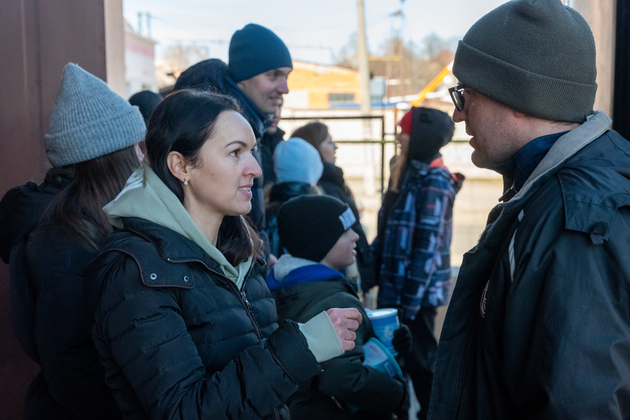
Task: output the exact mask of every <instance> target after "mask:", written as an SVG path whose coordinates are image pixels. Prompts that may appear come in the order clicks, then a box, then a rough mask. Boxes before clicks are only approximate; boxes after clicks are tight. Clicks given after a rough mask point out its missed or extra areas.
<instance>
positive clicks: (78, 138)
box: [44, 106, 146, 167]
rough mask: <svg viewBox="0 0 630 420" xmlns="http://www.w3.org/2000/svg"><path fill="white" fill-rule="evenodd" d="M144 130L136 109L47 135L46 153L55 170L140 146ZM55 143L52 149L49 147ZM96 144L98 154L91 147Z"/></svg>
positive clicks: (142, 121) (141, 119)
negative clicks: (137, 144) (135, 145)
mask: <svg viewBox="0 0 630 420" xmlns="http://www.w3.org/2000/svg"><path fill="white" fill-rule="evenodd" d="M145 132H146V128H145V125H144V120H143V118H142V114H141V113H140V111H139V110H138V107H135V106H134V107H132V108H131V109H127V110H125V111H123V112H121V113H119V114H117V115H113V116H110V115H108V116H106V117H104V118H102V119H100V120H97V121H91V122H89V123H86V124H83V125H80V126H76V127H73V128H72V129H70V130H65V131H61V132H57V133H54V134H46V135H45V136H44V141H45V144H46V153H47V155H48V158H49V159H50V162H51V163H52V164H53V166H55V167H60V166H66V165H72V164H75V163H79V162H85V161H88V160H91V159H94V158H97V157H100V156H105V155H108V154H110V153H113V152H116V151H118V150H122V149H125V148H127V147H130V146H133V145H134V144H136V143H139V142H141V141H142V139H143V138H144V135H145ZM60 139H63V141H60ZM50 144H54V148H52V147H49V145H50ZM94 144H98V145H99V146H98V151H95V149H94V147H93V146H92V145H94Z"/></svg>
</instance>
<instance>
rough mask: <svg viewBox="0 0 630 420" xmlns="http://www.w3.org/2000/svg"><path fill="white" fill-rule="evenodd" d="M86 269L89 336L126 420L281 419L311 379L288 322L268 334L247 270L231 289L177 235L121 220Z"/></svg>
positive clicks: (301, 344)
mask: <svg viewBox="0 0 630 420" xmlns="http://www.w3.org/2000/svg"><path fill="white" fill-rule="evenodd" d="M122 222H123V224H124V226H125V228H124V229H123V230H118V231H115V232H114V233H113V234H112V235H111V236H110V238H109V239H108V241H107V243H106V245H105V247H104V248H103V252H102V254H101V255H100V256H99V257H98V258H97V260H95V262H94V263H93V264H92V266H91V267H90V273H91V275H90V289H89V291H88V301H89V302H90V307H91V308H92V309H93V313H94V327H93V337H94V340H95V344H96V347H97V349H98V351H99V354H100V357H101V361H102V363H103V364H104V366H105V370H106V379H107V383H108V385H109V386H110V387H111V388H112V389H113V390H114V396H115V398H116V400H117V402H118V406H119V408H120V409H121V410H122V412H123V415H124V418H127V419H147V418H159V419H192V418H212V419H228V418H230V419H277V418H288V416H287V415H288V410H287V409H286V406H285V401H286V399H287V398H288V397H289V395H291V394H292V393H293V392H294V391H295V390H296V389H297V384H298V383H299V382H301V381H304V380H307V379H308V378H310V377H311V376H313V375H315V374H317V373H319V372H320V366H319V364H318V363H317V361H316V360H315V357H314V356H313V354H312V353H311V352H310V351H309V349H308V345H307V342H306V339H305V337H304V335H303V334H302V333H301V332H300V330H299V327H298V325H297V324H296V323H294V322H291V321H287V322H283V323H281V324H280V326H278V324H277V322H276V321H277V315H276V308H275V304H274V300H273V298H272V297H271V295H270V293H269V290H268V288H267V287H266V284H265V282H264V280H263V278H262V277H260V276H259V275H257V274H255V273H256V272H257V270H251V271H250V274H249V276H248V278H246V279H245V283H244V285H243V287H242V289H241V290H239V289H238V288H237V286H236V284H235V283H234V282H232V281H231V280H229V279H228V278H226V277H225V276H224V275H223V274H222V270H221V268H220V266H219V264H218V263H217V262H216V261H214V260H213V259H212V258H211V257H210V256H209V255H208V254H207V253H206V252H205V251H204V250H203V249H202V248H200V247H199V246H198V245H197V244H195V243H194V242H192V241H191V240H189V239H187V238H185V237H184V236H182V235H180V234H178V233H176V232H174V231H172V230H170V229H168V228H166V227H164V226H161V225H158V224H155V223H153V222H149V221H146V220H143V219H138V218H123V219H122Z"/></svg>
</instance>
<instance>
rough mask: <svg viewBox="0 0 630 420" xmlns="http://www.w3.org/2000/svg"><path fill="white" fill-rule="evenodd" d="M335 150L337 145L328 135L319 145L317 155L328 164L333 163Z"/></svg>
mask: <svg viewBox="0 0 630 420" xmlns="http://www.w3.org/2000/svg"><path fill="white" fill-rule="evenodd" d="M335 150H337V145H336V144H335V142H334V141H332V138H331V137H330V134H329V135H328V136H326V140H324V141H323V142H321V143H320V144H319V154H320V155H322V160H323V161H324V162H328V163H335Z"/></svg>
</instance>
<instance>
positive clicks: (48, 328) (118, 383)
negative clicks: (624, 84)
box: [0, 0, 630, 420]
mask: <svg viewBox="0 0 630 420" xmlns="http://www.w3.org/2000/svg"><path fill="white" fill-rule="evenodd" d="M292 68H293V63H292V60H291V55H290V53H289V50H288V48H287V47H286V45H285V44H284V42H283V41H282V40H281V39H280V38H279V37H278V36H277V35H276V34H274V33H273V32H272V31H271V30H269V29H267V28H265V27H262V26H260V25H257V24H248V25H246V26H245V27H244V28H242V29H240V30H238V31H236V32H235V33H234V35H233V36H232V39H231V41H230V46H229V59H228V63H227V64H226V63H224V62H223V61H221V60H218V59H209V60H205V61H202V62H200V63H198V64H195V65H193V66H192V67H190V68H188V69H187V70H185V71H184V72H183V73H182V74H181V75H180V76H179V78H178V79H177V82H176V84H175V86H174V91H173V92H172V93H170V94H169V95H167V96H166V97H165V98H163V97H162V96H161V95H159V94H157V93H153V92H149V91H144V92H139V93H137V94H135V95H133V96H132V97H131V98H129V100H128V101H127V100H125V99H123V98H121V97H120V96H118V95H117V94H115V93H114V92H113V91H111V90H110V88H109V87H108V86H107V84H106V83H105V82H103V81H102V80H100V79H98V78H97V77H95V76H93V75H92V74H90V73H88V72H87V71H85V70H84V69H82V68H81V67H80V66H79V65H77V64H72V63H70V64H68V65H66V67H65V68H64V70H63V75H62V77H61V82H60V86H59V90H58V93H57V97H56V100H55V104H54V108H53V112H52V116H51V120H50V129H49V132H48V134H46V136H45V139H44V142H45V147H46V153H47V156H48V159H49V160H50V163H51V165H52V168H51V169H50V170H49V171H48V173H47V174H46V177H45V179H44V181H43V182H42V183H41V184H39V185H38V184H35V183H32V182H30V183H28V184H26V185H22V186H19V187H15V188H13V189H11V190H10V191H8V192H7V193H6V194H5V196H4V197H3V198H2V201H0V257H1V258H2V260H3V261H4V262H5V263H8V264H9V265H10V275H11V305H12V308H11V309H12V316H13V322H14V328H15V332H16V335H17V336H18V339H19V341H20V343H21V345H22V347H23V348H24V350H25V352H26V353H27V354H28V355H29V357H30V358H31V359H33V360H34V361H35V362H36V363H37V364H39V365H40V366H41V371H40V372H39V374H38V375H37V376H36V377H35V379H34V380H33V382H32V384H31V385H30V387H29V389H28V391H27V396H26V402H25V418H26V419H29V420H30V419H119V418H125V419H148V418H151V419H153V418H155V419H158V418H159V419H175V418H180V419H197V418H213V419H214V418H225V419H289V418H293V419H297V420H302V419H307V420H308V419H326V420H327V419H333V420H334V419H339V420H342V419H354V420H359V419H368V420H369V419H396V418H398V419H407V418H408V413H409V406H410V401H411V398H413V397H412V396H414V395H415V398H416V399H417V401H418V403H419V406H420V410H419V411H418V413H417V418H418V419H423V420H424V419H427V418H428V419H433V420H439V419H449V420H450V419H484V420H486V419H497V420H499V419H558V418H571V419H593V418H598V419H599V418H610V419H622V418H628V416H630V374H629V372H630V367H629V366H630V316H629V314H630V258H628V252H629V251H630V172H629V170H628V168H630V144H628V141H627V140H626V139H624V138H623V137H621V136H620V135H619V134H617V133H616V132H615V131H613V130H610V129H609V126H610V123H611V120H610V118H608V116H606V115H605V114H604V113H603V112H601V111H594V110H593V104H594V100H595V92H596V89H597V85H596V82H595V79H596V67H595V44H594V41H593V36H592V34H591V30H590V28H589V26H588V24H587V23H586V22H585V21H584V19H583V18H582V17H581V16H580V15H579V14H578V13H577V12H576V11H575V10H573V9H572V8H570V7H568V6H565V5H563V4H562V2H561V1H560V0H537V1H536V0H513V1H511V2H507V3H505V4H503V5H502V6H500V7H498V8H496V9H495V10H493V11H491V12H489V13H488V14H486V15H485V16H484V17H482V18H481V19H480V20H479V21H478V22H477V23H475V24H474V25H473V26H472V27H471V28H470V29H469V30H468V32H467V33H466V35H465V36H464V38H463V39H462V40H461V41H460V42H459V46H458V49H457V52H456V55H455V61H454V65H453V74H454V75H455V77H456V78H457V79H458V81H459V84H458V85H457V86H454V87H452V88H451V89H450V90H449V91H450V95H451V98H452V100H453V103H454V105H455V110H454V113H453V116H452V118H451V117H450V116H449V115H448V114H446V113H444V112H442V111H439V110H436V109H430V108H425V107H412V108H411V109H410V110H409V111H408V112H407V113H406V114H405V115H404V116H403V118H402V119H401V120H400V122H399V123H398V126H399V134H398V135H397V140H398V143H399V145H400V153H398V154H397V156H395V157H394V158H393V159H392V161H391V162H390V171H391V173H390V181H389V185H388V187H387V190H386V192H385V194H384V195H383V202H382V207H381V209H380V211H379V214H378V228H377V235H376V238H375V239H374V241H373V242H372V243H371V244H370V243H369V241H368V239H367V237H366V234H365V232H364V230H363V227H362V225H361V220H360V212H359V211H358V209H357V204H356V201H355V196H354V194H353V192H352V191H351V190H350V188H349V187H348V185H347V183H346V182H345V180H344V173H343V170H342V168H340V167H339V166H337V165H336V159H335V154H336V149H337V146H336V145H335V142H334V140H333V138H332V136H331V133H330V131H329V128H328V127H327V126H326V125H325V124H323V123H321V122H319V121H314V122H310V123H308V124H306V125H304V126H302V127H300V128H298V129H296V130H295V131H294V132H293V133H292V134H291V135H290V136H286V133H285V132H284V131H283V130H281V129H280V128H279V127H278V123H279V121H280V118H281V108H282V106H283V95H285V94H287V93H288V91H289V89H288V85H287V79H288V77H289V74H290V73H291V71H292ZM454 121H455V122H464V123H465V124H466V132H467V133H468V134H469V135H470V136H471V140H470V145H471V146H472V148H473V149H474V151H473V154H472V161H473V163H474V164H475V165H476V166H478V167H481V168H487V169H491V170H493V171H496V172H498V173H499V174H501V175H502V176H503V179H504V186H505V191H504V195H503V196H502V197H501V198H500V201H501V202H500V203H499V204H498V205H497V206H496V207H495V208H494V209H493V210H492V211H491V212H490V214H489V216H488V222H487V225H486V228H485V230H484V232H483V233H482V235H481V237H480V239H479V242H478V244H477V245H476V246H475V247H474V248H473V249H471V250H470V251H469V252H468V253H466V254H465V255H464V259H463V263H462V266H461V267H460V270H459V276H458V279H457V286H456V288H455V290H454V291H453V293H452V296H451V290H450V289H451V263H450V246H451V240H452V235H453V206H454V201H455V197H456V194H457V193H458V192H459V191H460V189H461V188H462V185H463V183H464V176H463V175H462V174H459V173H452V172H451V171H449V170H448V168H447V167H446V166H445V163H444V161H443V159H442V155H441V153H440V151H441V149H442V148H443V147H444V146H446V145H447V144H448V143H449V142H450V141H451V139H452V137H453V133H454V127H455V126H454ZM285 137H288V138H286V139H285ZM464 211H465V209H464ZM375 286H377V287H378V289H377V290H378V292H377V293H378V294H377V306H378V308H393V309H394V310H395V311H394V312H395V313H397V314H398V323H399V326H398V327H397V329H395V331H393V336H392V337H390V339H391V344H392V347H391V349H390V350H391V352H390V350H388V349H387V346H383V347H382V350H381V351H382V352H383V354H384V355H385V356H386V357H387V360H393V362H392V363H393V365H395V366H396V368H398V366H399V367H400V369H401V370H400V373H398V372H396V371H393V370H391V369H389V368H387V369H383V368H381V367H379V366H381V365H379V364H378V363H376V362H374V360H373V355H371V352H373V351H374V350H373V349H374V348H375V347H374V346H375V345H376V346H377V347H376V348H378V349H381V347H380V345H381V344H383V343H385V340H386V339H385V338H383V336H381V334H380V333H379V331H380V330H379V329H378V328H376V318H375V314H376V313H377V312H378V311H370V310H369V309H366V308H364V306H363V304H362V300H361V296H362V293H366V292H368V291H370V290H372V288H374V287H375ZM447 304H448V305H449V308H448V313H447V316H446V319H445V321H444V325H443V328H442V331H441V335H440V340H439V343H438V340H437V339H436V335H435V319H436V313H437V308H438V307H440V306H444V305H447ZM375 343H377V344H375ZM378 343H380V344H378ZM385 344H386V343H385ZM410 383H411V384H412V385H413V387H412V388H411V387H410ZM412 389H413V392H412ZM414 415H416V414H414Z"/></svg>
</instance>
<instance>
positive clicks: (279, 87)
mask: <svg viewBox="0 0 630 420" xmlns="http://www.w3.org/2000/svg"><path fill="white" fill-rule="evenodd" d="M291 70H293V61H292V60H291V54H290V53H289V49H288V48H287V46H286V45H285V44H284V42H282V40H281V39H280V38H279V37H278V36H277V35H276V34H275V33H273V32H272V31H271V30H269V29H267V28H265V27H263V26H260V25H257V24H255V23H250V24H248V25H245V27H243V29H239V30H238V31H236V32H234V34H233V35H232V39H231V40H230V47H229V52H228V64H227V65H226V64H225V63H224V62H223V61H221V60H218V59H209V60H204V61H202V62H200V63H197V64H195V65H193V66H191V67H190V68H188V69H187V70H186V71H184V72H183V73H182V74H181V75H180V76H179V78H178V79H177V82H176V83H175V90H179V89H188V88H192V89H210V90H212V91H218V92H219V93H223V94H226V95H230V96H232V97H234V98H236V99H237V100H238V101H239V103H240V105H241V108H242V112H243V116H244V117H245V118H246V119H247V121H248V122H249V124H250V125H251V127H252V130H253V131H254V135H255V136H256V140H257V142H258V145H259V148H260V141H261V138H262V136H263V134H264V133H265V130H266V129H267V128H268V127H269V126H270V125H271V121H272V118H273V114H274V113H275V112H276V110H277V109H278V107H280V106H281V103H282V95H284V94H285V93H289V88H288V87H287V78H288V76H289V73H291ZM254 156H255V157H256V160H257V161H258V164H259V165H261V166H262V159H261V156H260V152H259V151H256V152H255V154H254ZM263 185H264V179H263V177H261V178H256V179H255V180H254V186H253V187H252V193H253V198H252V211H251V213H250V217H251V218H252V220H253V222H254V224H255V225H256V226H257V227H258V229H259V230H262V229H264V227H265V203H264V194H263V189H262V186H263Z"/></svg>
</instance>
